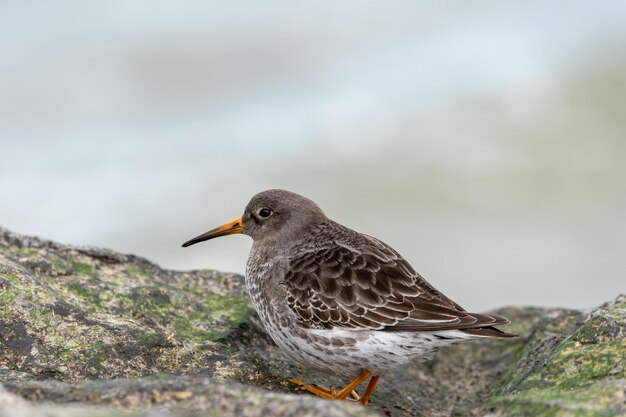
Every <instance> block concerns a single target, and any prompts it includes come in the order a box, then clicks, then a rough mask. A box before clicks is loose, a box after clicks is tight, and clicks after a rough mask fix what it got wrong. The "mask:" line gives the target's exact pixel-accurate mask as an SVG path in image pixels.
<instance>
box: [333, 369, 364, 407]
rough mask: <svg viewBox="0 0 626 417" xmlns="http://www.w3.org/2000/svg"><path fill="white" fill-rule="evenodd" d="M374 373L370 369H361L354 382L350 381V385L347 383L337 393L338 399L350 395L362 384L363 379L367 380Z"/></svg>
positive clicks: (343, 398)
mask: <svg viewBox="0 0 626 417" xmlns="http://www.w3.org/2000/svg"><path fill="white" fill-rule="evenodd" d="M371 375H372V372H371V371H368V370H367V369H363V370H362V371H361V373H360V374H359V375H358V376H357V377H356V378H354V379H353V380H352V382H350V383H349V384H348V385H346V386H345V387H343V388H342V389H341V390H339V392H338V393H337V394H335V396H336V398H337V399H338V400H345V399H346V397H347V396H348V395H350V393H351V392H352V391H353V390H354V389H355V388H356V387H358V386H359V385H361V383H362V382H363V381H365V380H366V379H367V378H369V377H370V376H371Z"/></svg>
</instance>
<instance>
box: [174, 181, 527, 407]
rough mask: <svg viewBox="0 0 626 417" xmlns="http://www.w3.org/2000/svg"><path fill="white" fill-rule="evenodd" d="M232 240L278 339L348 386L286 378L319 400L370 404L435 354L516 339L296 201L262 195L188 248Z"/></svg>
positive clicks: (394, 256) (393, 256)
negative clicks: (384, 385)
mask: <svg viewBox="0 0 626 417" xmlns="http://www.w3.org/2000/svg"><path fill="white" fill-rule="evenodd" d="M232 234H244V235H247V236H250V237H251V238H252V240H253V243H252V248H251V250H250V253H249V256H248V260H247V262H246V274H245V282H246V287H247V290H248V293H249V295H250V298H251V300H252V304H253V306H254V308H255V309H256V311H257V313H258V316H259V318H260V320H261V322H262V324H263V326H264V328H265V330H266V331H267V333H268V334H269V335H270V337H271V338H272V339H273V341H274V342H275V343H276V344H277V345H278V346H279V347H280V348H281V349H282V350H283V351H284V352H285V353H286V354H287V356H289V357H291V358H292V359H293V360H295V361H296V362H298V363H299V364H301V365H303V366H304V367H306V368H311V369H314V370H318V371H321V372H323V373H326V374H329V375H333V376H335V377H337V378H345V380H347V381H349V382H348V383H347V384H346V385H345V386H344V387H343V388H341V389H335V388H327V387H323V386H319V385H315V384H307V383H304V382H303V381H301V380H299V379H295V378H292V379H289V380H288V381H289V382H290V383H293V384H295V385H296V386H297V387H298V388H299V389H301V390H304V391H308V392H310V393H311V394H314V395H317V396H319V397H322V398H327V399H337V400H351V401H355V402H359V403H361V404H362V405H364V406H367V405H368V403H369V401H370V397H371V395H372V392H373V391H374V389H375V387H376V384H377V383H378V381H379V379H380V378H381V376H383V375H384V374H385V373H387V372H388V371H390V370H393V369H395V368H400V367H402V366H406V365H407V364H409V363H410V362H412V361H417V360H422V361H423V360H427V359H429V358H431V357H432V355H433V354H434V353H435V351H436V350H437V349H438V348H439V347H442V346H446V345H450V344H452V343H456V342H460V341H465V340H472V339H485V338H510V337H516V335H514V334H510V333H506V332H504V331H502V330H499V329H497V328H496V327H495V326H499V325H504V324H507V323H509V320H508V319H506V318H504V317H500V316H497V315H494V314H479V313H470V312H467V311H465V310H464V309H463V308H462V307H461V306H460V305H459V304H457V303H456V302H454V301H452V300H451V299H450V298H448V297H447V296H446V295H444V294H443V293H442V292H440V291H439V290H437V289H436V288H435V287H434V286H432V285H431V284H430V283H429V282H428V281H426V279H425V278H424V277H422V276H421V275H420V274H418V273H417V272H415V270H414V269H413V267H412V266H411V265H410V264H409V263H408V262H407V261H406V260H405V259H404V258H403V257H402V256H401V255H400V254H399V253H398V252H397V251H396V250H394V249H393V248H392V247H391V246H389V245H388V244H386V243H384V242H383V241H381V240H379V239H376V238H374V237H371V236H368V235H366V234H363V233H359V232H357V231H354V230H352V229H350V228H348V227H346V226H343V225H341V224H339V223H337V222H335V221H333V220H331V219H330V218H328V217H327V216H326V215H325V214H324V212H323V211H322V210H321V209H320V208H319V206H318V205H317V204H315V203H314V202H313V201H312V200H310V199H308V198H306V197H303V196H301V195H299V194H296V193H293V192H290V191H286V190H280V189H271V190H267V191H263V192H260V193H258V194H256V195H254V196H253V197H252V199H251V200H250V202H249V203H248V204H247V206H246V207H245V210H244V212H243V215H242V216H241V217H238V218H237V219H235V220H233V221H231V222H229V223H226V224H224V225H222V226H219V227H217V228H214V229H212V230H209V231H208V232H206V233H203V234H201V235H199V236H197V237H195V238H193V239H191V240H188V241H187V242H185V243H184V244H183V247H188V246H191V245H194V244H196V243H199V242H203V241H206V240H209V239H213V238H217V237H220V236H226V235H232ZM368 379H369V382H368V383H367V385H366V386H365V389H364V391H362V393H361V395H359V394H358V393H357V391H356V390H357V388H359V387H360V386H362V385H364V383H365V381H367V380H368Z"/></svg>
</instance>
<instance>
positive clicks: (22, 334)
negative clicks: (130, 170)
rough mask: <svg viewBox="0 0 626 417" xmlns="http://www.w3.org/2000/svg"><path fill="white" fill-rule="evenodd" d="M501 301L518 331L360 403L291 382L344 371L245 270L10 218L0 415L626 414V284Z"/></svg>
mask: <svg viewBox="0 0 626 417" xmlns="http://www.w3.org/2000/svg"><path fill="white" fill-rule="evenodd" d="M497 313H498V314H501V315H504V316H506V317H508V318H510V319H511V321H512V322H513V324H512V325H510V326H508V327H507V331H510V332H517V333H518V334H520V335H521V336H520V338H518V339H515V340H510V341H481V342H471V343H465V344H461V345H457V346H453V347H450V348H447V349H443V350H442V351H441V352H440V354H439V355H438V356H437V358H436V359H435V360H434V361H431V362H428V363H422V364H420V363H415V364H414V365H412V366H410V367H407V368H405V369H402V370H399V371H397V372H395V373H394V374H389V375H385V377H384V378H383V379H382V380H381V383H380V384H379V386H378V389H377V391H376V392H375V394H374V396H373V397H372V403H371V407H370V408H368V409H365V408H362V407H360V406H357V405H355V404H352V403H348V402H332V401H325V400H321V399H317V398H314V397H312V396H310V395H308V394H306V393H300V392H297V391H296V390H295V389H294V388H293V387H292V386H290V385H289V384H287V383H285V378H286V377H299V378H301V379H304V380H306V381H310V382H314V383H317V384H321V385H327V386H332V385H337V386H338V385H341V383H342V382H345V381H337V380H333V379H330V378H328V377H326V376H324V375H320V374H315V373H312V372H310V371H307V370H305V369H302V368H301V367H299V366H298V365H297V364H295V363H292V362H291V361H289V360H288V359H286V358H285V357H284V356H283V355H282V354H281V353H280V351H279V350H278V349H277V348H276V346H275V345H274V344H273V343H272V341H271V340H270V339H269V338H268V336H267V335H266V334H265V332H264V331H263V329H262V327H261V326H260V323H259V322H258V319H257V317H256V314H255V313H254V311H252V310H251V308H250V306H249V303H248V298H247V295H246V293H245V288H244V283H243V278H242V277H241V276H239V275H234V274H226V273H221V272H217V271H185V272H179V271H168V270H163V269H161V268H159V267H158V266H157V265H155V264H152V263H150V262H148V261H146V260H145V259H142V258H138V257H136V256H132V255H123V254H119V253H116V252H112V251H109V250H104V249H95V248H84V247H72V246H66V245H61V244H58V243H54V242H50V241H45V240H41V239H37V238H32V237H26V236H21V235H17V234H14V233H11V232H9V231H7V230H4V229H0V417H4V416H7V417H8V416H41V415H44V416H74V415H76V416H78V415H85V414H86V411H87V410H88V411H89V413H90V414H89V415H92V414H93V415H95V416H115V415H118V414H123V415H137V416H214V415H216V416H217V415H224V416H261V415H275V416H314V415H324V416H366V415H390V416H409V415H421V416H447V415H457V416H465V415H467V416H487V415H489V416H526V415H537V416H544V415H545V416H570V415H571V416H617V415H626V402H625V401H626V398H625V394H624V392H625V389H626V369H625V365H626V296H619V297H617V299H616V300H614V301H612V302H609V303H606V304H605V305H603V306H601V307H599V308H598V309H596V310H594V311H577V310H566V309H543V308H531V307H524V308H519V307H510V308H504V309H500V310H498V311H497ZM129 413H130V414H129Z"/></svg>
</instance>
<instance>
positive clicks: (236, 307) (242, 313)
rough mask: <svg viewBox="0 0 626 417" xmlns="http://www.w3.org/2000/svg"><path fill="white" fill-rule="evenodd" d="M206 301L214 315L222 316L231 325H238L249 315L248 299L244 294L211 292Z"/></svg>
mask: <svg viewBox="0 0 626 417" xmlns="http://www.w3.org/2000/svg"><path fill="white" fill-rule="evenodd" d="M205 301H206V303H207V305H208V308H209V310H210V311H209V313H210V314H211V316H212V317H221V318H223V319H224V320H226V322H227V323H228V324H229V325H231V326H237V325H239V324H240V323H242V322H244V321H245V320H246V319H247V317H248V300H247V299H246V297H244V296H243V295H220V294H209V295H207V296H206V297H205Z"/></svg>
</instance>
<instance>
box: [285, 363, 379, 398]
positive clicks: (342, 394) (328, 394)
mask: <svg viewBox="0 0 626 417" xmlns="http://www.w3.org/2000/svg"><path fill="white" fill-rule="evenodd" d="M371 375H372V372H371V371H368V370H367V369H364V370H363V371H362V372H361V373H360V374H359V375H358V376H357V377H356V378H354V379H353V380H352V381H350V383H349V384H348V385H346V386H345V387H343V388H342V389H341V390H339V391H338V392H337V391H335V389H334V388H331V389H328V388H324V387H318V386H315V385H308V384H305V383H304V382H302V381H300V380H299V379H294V378H292V379H290V380H289V382H291V383H292V384H295V385H297V386H298V388H300V389H301V390H304V391H308V392H310V393H311V394H315V395H317V396H318V397H322V398H328V399H334V400H345V399H346V397H347V396H348V395H351V396H352V397H353V398H354V399H355V400H357V401H358V400H359V396H358V394H357V393H356V392H354V389H355V388H356V387H358V386H359V385H361V383H362V382H363V381H365V380H366V379H367V378H369V377H370V376H371ZM372 389H373V387H372Z"/></svg>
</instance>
